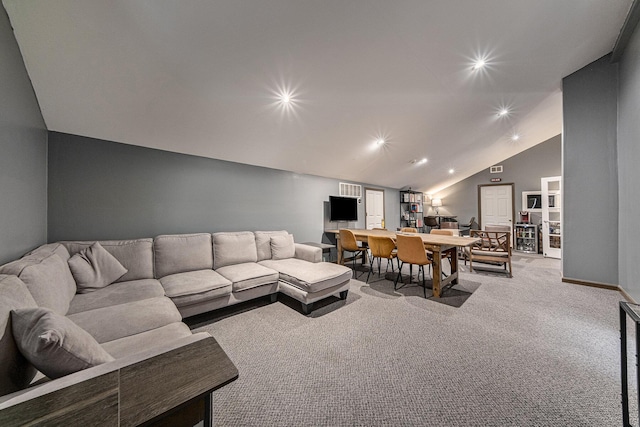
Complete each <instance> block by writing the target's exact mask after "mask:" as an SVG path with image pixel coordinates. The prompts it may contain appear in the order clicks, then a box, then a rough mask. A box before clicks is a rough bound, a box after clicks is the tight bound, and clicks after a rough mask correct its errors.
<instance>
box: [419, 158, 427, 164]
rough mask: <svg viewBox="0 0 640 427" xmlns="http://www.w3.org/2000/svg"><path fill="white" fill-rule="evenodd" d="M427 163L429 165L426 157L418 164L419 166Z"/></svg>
mask: <svg viewBox="0 0 640 427" xmlns="http://www.w3.org/2000/svg"><path fill="white" fill-rule="evenodd" d="M425 163H427V159H426V157H425V158H423V159H422V160H420V161H419V162H418V164H419V165H424V164H425Z"/></svg>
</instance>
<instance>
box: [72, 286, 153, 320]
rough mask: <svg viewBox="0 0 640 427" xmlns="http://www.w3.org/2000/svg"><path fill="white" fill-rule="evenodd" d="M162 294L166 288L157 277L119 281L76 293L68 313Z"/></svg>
mask: <svg viewBox="0 0 640 427" xmlns="http://www.w3.org/2000/svg"><path fill="white" fill-rule="evenodd" d="M162 296H164V289H163V287H162V285H161V284H160V282H159V281H157V280H156V279H141V280H132V281H130V282H118V283H113V284H111V285H110V286H107V287H106V288H102V289H99V290H97V291H95V292H89V293H87V294H76V296H74V297H73V299H72V300H71V303H70V304H69V311H68V312H67V315H69V314H75V313H80V312H81V311H87V310H94V309H96V308H102V307H110V306H112V305H118V304H124V303H127V302H132V301H140V300H143V299H148V298H157V297H162Z"/></svg>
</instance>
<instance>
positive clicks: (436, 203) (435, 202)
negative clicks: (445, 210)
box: [431, 199, 442, 215]
mask: <svg viewBox="0 0 640 427" xmlns="http://www.w3.org/2000/svg"><path fill="white" fill-rule="evenodd" d="M440 206H442V199H431V207H432V208H436V215H440V213H439V212H438V208H439V207H440Z"/></svg>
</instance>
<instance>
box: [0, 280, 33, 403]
mask: <svg viewBox="0 0 640 427" xmlns="http://www.w3.org/2000/svg"><path fill="white" fill-rule="evenodd" d="M37 306H38V305H37V304H36V302H35V300H34V299H33V297H32V296H31V294H30V293H29V291H28V290H27V285H25V284H24V282H22V280H20V279H19V278H18V277H16V276H7V275H4V274H2V275H0V396H4V395H5V394H9V393H13V392H14V391H17V390H20V389H23V388H25V387H27V386H28V385H29V383H30V382H31V380H32V379H33V377H34V376H35V374H36V369H35V368H34V367H33V366H32V365H31V364H30V363H29V362H28V361H27V359H25V358H24V356H23V355H22V353H20V351H18V347H17V346H16V342H15V340H14V338H13V331H12V327H11V314H10V313H11V310H18V309H21V308H36V307H37Z"/></svg>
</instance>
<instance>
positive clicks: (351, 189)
mask: <svg viewBox="0 0 640 427" xmlns="http://www.w3.org/2000/svg"><path fill="white" fill-rule="evenodd" d="M340 195H341V196H343V197H357V198H360V197H362V186H361V185H358V184H349V183H348V182H341V183H340Z"/></svg>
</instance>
